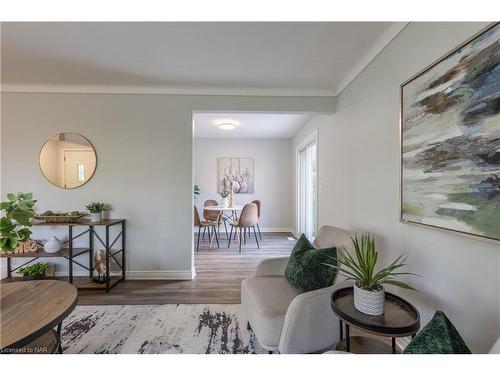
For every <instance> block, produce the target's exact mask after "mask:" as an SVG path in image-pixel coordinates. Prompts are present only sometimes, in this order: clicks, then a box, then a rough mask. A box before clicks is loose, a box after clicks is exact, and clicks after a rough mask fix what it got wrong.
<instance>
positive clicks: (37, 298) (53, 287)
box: [0, 280, 78, 353]
mask: <svg viewBox="0 0 500 375" xmlns="http://www.w3.org/2000/svg"><path fill="white" fill-rule="evenodd" d="M0 288H1V289H0V291H1V302H0V304H1V320H0V321H1V326H0V350H1V352H3V353H16V352H21V353H22V352H23V351H21V350H20V348H24V347H26V346H27V345H29V344H30V343H32V342H34V341H37V342H43V341H44V340H43V338H47V337H53V338H55V343H54V344H53V345H52V347H53V352H55V351H58V352H59V353H62V346H61V326H62V321H63V320H64V319H65V318H66V317H67V316H68V315H69V314H70V313H71V311H73V309H74V308H75V306H76V304H77V302H78V292H77V290H76V288H75V287H74V286H73V285H71V284H69V283H67V282H65V281H56V280H37V281H18V282H12V283H2V285H1V287H0ZM55 327H57V329H56V330H55V331H54V328H55Z"/></svg>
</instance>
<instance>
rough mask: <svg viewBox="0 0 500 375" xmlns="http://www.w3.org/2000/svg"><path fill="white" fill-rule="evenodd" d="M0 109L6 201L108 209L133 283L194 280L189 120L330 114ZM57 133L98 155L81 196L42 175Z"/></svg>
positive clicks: (116, 105)
mask: <svg viewBox="0 0 500 375" xmlns="http://www.w3.org/2000/svg"><path fill="white" fill-rule="evenodd" d="M1 104H2V112H1V120H2V124H1V125H2V129H1V136H2V137H1V156H2V160H1V162H2V164H1V167H2V176H1V177H2V184H1V193H2V197H3V198H5V195H6V194H7V193H8V192H17V191H25V192H26V191H31V192H33V193H34V196H35V198H36V199H38V203H37V208H38V210H39V211H45V210H47V209H51V210H81V209H83V208H84V205H85V204H87V203H89V202H90V201H94V200H101V201H103V202H106V203H109V204H110V205H111V207H112V210H111V212H109V214H110V215H111V217H114V218H121V217H123V218H126V219H127V228H128V233H127V249H128V254H129V255H128V262H127V264H128V266H127V268H128V276H129V277H138V278H147V277H152V278H186V277H191V271H192V221H193V218H192V215H193V211H192V186H193V168H192V161H193V157H192V154H193V137H192V134H193V129H192V126H193V122H192V114H193V111H200V112H207V111H219V112H229V111H242V112H252V111H258V112H266V111H268V112H273V113H276V112H289V111H292V112H293V111H305V112H307V111H310V112H333V111H334V109H335V99H334V98H331V97H325V98H318V97H265V96H196V95H119V94H46V93H2V97H1ZM28 109H29V110H28ZM61 131H66V132H76V133H81V134H82V135H84V136H86V137H87V138H88V139H89V140H90V141H91V142H92V144H93V145H94V147H95V149H96V152H97V158H98V166H97V170H96V172H95V175H94V177H93V178H92V180H91V181H90V182H89V183H87V184H85V185H84V186H82V187H81V188H78V189H74V190H63V189H59V188H57V187H55V186H53V185H51V184H50V183H49V182H47V181H46V180H45V178H43V176H42V175H41V172H40V170H39V167H38V153H39V151H40V147H41V146H42V144H43V142H44V140H45V139H47V137H49V136H51V135H53V134H56V133H58V132H61ZM2 264H3V265H5V262H4V259H2ZM62 270H64V269H62ZM2 272H5V271H4V269H2ZM2 275H5V273H2Z"/></svg>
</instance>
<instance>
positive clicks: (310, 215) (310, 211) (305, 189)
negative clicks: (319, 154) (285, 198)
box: [298, 141, 317, 241]
mask: <svg viewBox="0 0 500 375" xmlns="http://www.w3.org/2000/svg"><path fill="white" fill-rule="evenodd" d="M316 170H317V168H316V141H312V142H310V143H308V144H307V145H306V146H304V147H303V148H301V149H300V150H299V155H298V177H299V183H298V198H299V199H298V200H299V202H298V208H299V209H298V230H299V232H300V233H304V234H305V235H306V236H307V238H309V239H310V240H311V241H312V240H313V239H314V237H315V236H316V232H317V206H316V201H317V196H316V194H317V188H316V180H317V176H316V173H317V171H316Z"/></svg>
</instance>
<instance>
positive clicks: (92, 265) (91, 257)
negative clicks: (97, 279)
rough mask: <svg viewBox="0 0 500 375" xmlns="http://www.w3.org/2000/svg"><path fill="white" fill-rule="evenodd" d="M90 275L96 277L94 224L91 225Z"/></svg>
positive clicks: (91, 277)
mask: <svg viewBox="0 0 500 375" xmlns="http://www.w3.org/2000/svg"><path fill="white" fill-rule="evenodd" d="M89 249H90V250H89V277H90V279H91V280H92V279H93V278H94V226H93V225H90V226H89Z"/></svg>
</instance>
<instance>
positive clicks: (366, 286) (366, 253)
mask: <svg viewBox="0 0 500 375" xmlns="http://www.w3.org/2000/svg"><path fill="white" fill-rule="evenodd" d="M351 240H352V243H353V246H354V250H355V253H356V254H355V257H352V256H351V255H350V254H349V252H348V251H347V250H346V248H345V247H343V248H342V249H338V250H337V259H336V262H334V263H332V264H326V263H325V265H327V266H329V267H332V268H334V269H335V270H336V271H337V273H338V274H340V275H342V276H344V277H345V278H346V279H347V280H353V281H354V307H355V308H356V309H357V310H359V311H361V312H362V313H365V314H368V315H382V314H383V313H384V300H385V291H384V287H383V285H384V284H389V285H395V286H398V287H400V288H404V289H411V290H416V289H415V288H413V287H411V286H410V285H408V284H406V283H404V282H402V281H399V280H397V279H398V277H399V276H402V275H415V274H414V273H411V272H400V271H399V269H400V268H401V267H403V266H405V265H406V263H405V262H406V259H407V257H403V255H400V256H399V257H397V258H396V260H394V261H393V262H392V263H391V264H390V265H389V266H388V267H385V268H383V269H381V270H380V271H378V272H376V273H375V265H376V264H377V259H378V253H377V251H376V249H375V240H374V238H373V236H372V235H370V234H363V235H362V236H361V238H359V237H358V236H354V237H351ZM332 259H334V258H332ZM415 276H418V275H415Z"/></svg>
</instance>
